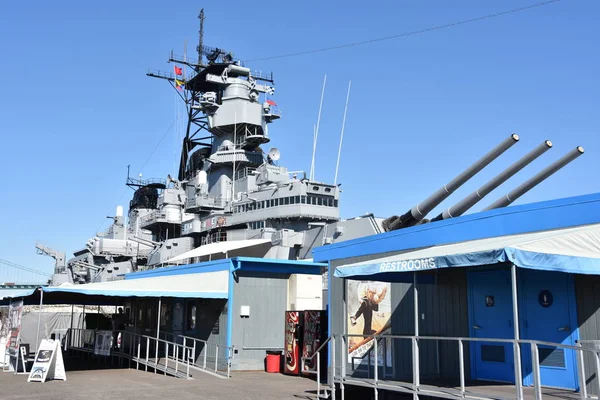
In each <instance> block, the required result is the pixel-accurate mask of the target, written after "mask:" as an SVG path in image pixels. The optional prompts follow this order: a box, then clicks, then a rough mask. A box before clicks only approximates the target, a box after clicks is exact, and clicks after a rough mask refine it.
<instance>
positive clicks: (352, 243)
mask: <svg viewBox="0 0 600 400" xmlns="http://www.w3.org/2000/svg"><path fill="white" fill-rule="evenodd" d="M594 223H600V193H595V194H590V195H585V196H577V197H569V198H564V199H558V200H551V201H543V202H539V203H532V204H524V205H520V206H511V207H505V208H500V209H496V210H490V211H484V212H479V213H474V214H468V215H464V216H461V217H457V218H451V219H447V220H443V221H437V222H432V223H427V224H422V225H417V226H413V227H410V228H404V229H399V230H396V231H392V232H387V233H380V234H377V235H371V236H366V237H363V238H358V239H353V240H347V241H344V242H340V243H335V244H330V245H327V246H321V247H318V248H316V249H313V256H314V259H315V261H330V260H337V259H343V258H349V257H358V256H365V255H372V254H373V255H374V254H380V253H385V252H392V251H404V250H411V249H419V248H424V247H429V246H439V245H443V244H449V243H457V242H466V241H469V240H477V239H485V238H491V237H498V236H507V235H515V234H521V233H528V232H539V231H545V230H551V229H561V228H568V227H573V226H579V225H589V224H594Z"/></svg>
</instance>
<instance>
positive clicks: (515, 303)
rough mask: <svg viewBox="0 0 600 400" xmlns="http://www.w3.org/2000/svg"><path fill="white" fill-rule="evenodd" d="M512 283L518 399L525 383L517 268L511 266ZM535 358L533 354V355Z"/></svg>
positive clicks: (513, 265)
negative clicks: (520, 335)
mask: <svg viewBox="0 0 600 400" xmlns="http://www.w3.org/2000/svg"><path fill="white" fill-rule="evenodd" d="M510 281H511V284H512V303H513V327H514V340H513V348H514V352H515V354H514V356H515V388H516V390H517V399H522V398H523V382H522V376H521V347H520V346H519V343H518V340H519V302H518V295H517V266H516V265H515V264H511V266H510ZM532 356H533V354H532Z"/></svg>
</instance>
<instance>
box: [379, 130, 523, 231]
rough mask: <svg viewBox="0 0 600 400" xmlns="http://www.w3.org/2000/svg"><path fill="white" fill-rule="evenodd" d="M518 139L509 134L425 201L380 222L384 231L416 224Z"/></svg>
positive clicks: (516, 136)
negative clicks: (402, 213)
mask: <svg viewBox="0 0 600 400" xmlns="http://www.w3.org/2000/svg"><path fill="white" fill-rule="evenodd" d="M518 141H519V136H518V135H516V134H514V133H513V134H512V135H510V136H509V137H508V138H506V139H505V140H504V141H502V142H501V143H500V144H499V145H498V146H496V147H494V148H493V149H492V150H491V151H490V152H488V153H487V154H486V155H484V156H483V157H482V158H480V159H479V160H478V161H476V162H475V163H474V164H473V165H471V166H470V167H469V168H467V169H466V170H465V171H463V172H462V173H461V174H459V175H458V176H457V177H456V178H454V179H453V180H451V181H450V182H449V183H448V184H446V185H445V186H443V187H442V188H440V189H439V190H438V191H436V192H435V193H434V194H432V195H431V196H429V197H428V198H427V199H426V200H425V201H423V202H421V203H419V204H418V205H417V206H415V207H413V208H411V209H410V210H409V211H408V212H406V213H405V214H404V215H401V216H397V215H394V216H392V217H389V218H387V219H385V220H384V221H383V222H382V226H383V229H384V230H385V231H386V232H389V231H393V230H396V229H400V228H407V227H409V226H413V225H416V224H417V223H419V221H421V220H422V219H423V218H425V216H426V215H427V213H429V212H430V211H431V210H433V209H434V208H435V207H436V206H437V205H438V204H440V203H441V202H442V201H444V200H445V199H446V198H447V197H448V196H450V195H451V194H452V193H453V192H454V191H455V190H456V189H458V188H459V187H460V186H461V185H463V184H464V183H465V182H466V181H468V180H469V179H471V178H472V177H473V176H474V175H475V174H476V173H478V172H479V171H481V170H482V169H483V168H485V167H486V166H487V165H488V164H489V163H491V162H492V161H494V160H495V159H496V158H498V157H499V156H500V155H501V154H502V153H504V152H505V151H506V150H508V149H509V148H511V147H512V146H513V145H514V144H515V143H517V142H518Z"/></svg>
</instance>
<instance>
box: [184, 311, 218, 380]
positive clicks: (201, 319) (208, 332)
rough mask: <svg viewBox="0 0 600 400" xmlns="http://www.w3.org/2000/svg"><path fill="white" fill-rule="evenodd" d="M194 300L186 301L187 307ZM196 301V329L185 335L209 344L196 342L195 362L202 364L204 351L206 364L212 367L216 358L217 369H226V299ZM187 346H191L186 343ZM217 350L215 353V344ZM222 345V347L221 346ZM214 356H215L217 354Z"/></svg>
mask: <svg viewBox="0 0 600 400" xmlns="http://www.w3.org/2000/svg"><path fill="white" fill-rule="evenodd" d="M193 302H194V300H192V301H190V303H188V305H187V306H188V307H189V306H191V305H192V304H193ZM195 302H196V329H195V331H194V332H193V333H189V334H186V336H192V337H196V338H198V339H202V340H206V341H208V343H209V345H208V346H204V344H202V343H199V342H196V363H197V364H199V365H202V364H203V362H204V353H206V360H207V363H206V364H207V366H209V367H211V366H212V367H214V363H215V359H218V363H219V370H225V369H227V359H226V357H227V353H226V349H225V346H226V345H227V300H224V299H199V300H195ZM186 345H187V346H193V344H192V343H187V341H186ZM214 345H219V350H218V354H217V346H214ZM221 346H222V347H221ZM217 355H218V357H217V358H215V356H217Z"/></svg>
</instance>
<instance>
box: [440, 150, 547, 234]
mask: <svg viewBox="0 0 600 400" xmlns="http://www.w3.org/2000/svg"><path fill="white" fill-rule="evenodd" d="M550 148H552V142H551V141H549V140H546V141H544V142H543V143H542V144H540V145H539V146H537V147H536V148H535V149H533V150H531V151H530V152H529V153H527V154H525V156H523V157H522V158H521V159H519V160H517V161H516V162H514V163H513V164H512V165H511V166H509V167H508V168H506V169H505V170H504V171H502V172H501V173H499V174H498V175H496V176H495V177H494V178H493V179H492V180H491V181H489V182H488V183H486V184H485V185H483V186H481V187H480V188H479V189H477V190H476V191H474V192H473V193H471V194H470V195H468V196H467V197H465V198H464V199H462V200H461V201H459V202H458V203H456V204H455V205H453V206H452V207H449V208H448V209H447V210H445V211H444V212H443V213H441V214H440V215H438V216H437V217H435V218H433V219H432V220H431V222H434V221H441V220H443V219H448V218H454V217H459V216H461V215H463V214H464V213H465V211H467V210H468V209H469V208H471V207H473V206H474V205H475V204H477V203H478V202H479V201H480V200H481V199H483V198H484V197H485V196H487V195H488V194H489V193H490V192H491V191H492V190H494V189H496V188H497V187H498V186H500V185H501V184H502V183H504V182H506V181H507V180H508V179H509V178H510V177H511V176H513V175H514V174H516V173H517V172H519V171H520V170H522V169H523V168H525V167H526V166H527V165H529V164H530V163H531V162H532V161H533V160H535V159H536V158H538V157H539V156H541V155H542V154H544V153H545V152H546V151H548V150H550Z"/></svg>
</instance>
